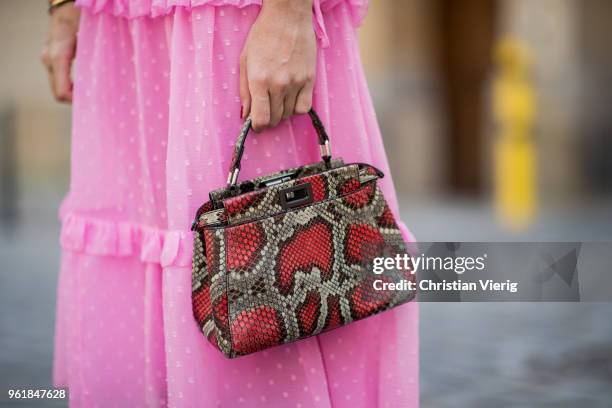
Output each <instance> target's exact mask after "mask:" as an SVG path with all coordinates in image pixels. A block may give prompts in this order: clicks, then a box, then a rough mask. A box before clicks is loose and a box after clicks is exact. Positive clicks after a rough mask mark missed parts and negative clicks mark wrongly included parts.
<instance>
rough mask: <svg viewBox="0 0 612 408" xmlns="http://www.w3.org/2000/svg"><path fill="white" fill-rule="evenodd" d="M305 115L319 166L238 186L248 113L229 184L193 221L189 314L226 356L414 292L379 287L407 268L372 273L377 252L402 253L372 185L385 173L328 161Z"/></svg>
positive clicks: (404, 275)
mask: <svg viewBox="0 0 612 408" xmlns="http://www.w3.org/2000/svg"><path fill="white" fill-rule="evenodd" d="M309 115H310V118H311V119H312V122H313V125H314V127H315V130H316V131H317V135H318V139H319V145H320V148H321V158H322V160H321V162H320V163H315V164H311V165H306V166H303V167H299V168H294V169H289V170H284V171H281V172H278V173H275V174H272V175H268V176H265V177H259V178H256V179H253V180H248V181H243V182H241V183H237V178H238V173H239V171H240V161H241V158H242V154H243V151H244V143H245V140H246V137H247V135H248V132H249V130H250V128H251V121H250V119H247V120H246V122H245V124H244V126H243V128H242V131H241V133H240V136H239V137H238V140H237V142H236V147H235V152H234V156H233V158H232V163H231V168H230V173H229V177H228V185H227V186H226V187H225V188H222V189H219V190H215V191H212V192H211V193H210V200H209V201H208V202H206V203H205V204H203V205H202V206H201V207H200V209H199V210H198V211H197V214H196V217H195V220H194V223H193V226H192V229H193V230H194V231H195V244H194V255H193V282H192V303H193V312H194V316H195V319H196V321H197V323H198V325H199V327H200V328H201V330H202V332H203V334H204V335H205V336H206V337H207V338H208V340H209V341H210V342H211V343H212V344H213V345H214V346H215V347H216V348H218V349H219V350H220V351H221V352H222V353H223V354H224V355H225V356H227V357H229V358H234V357H237V356H242V355H246V354H250V353H253V352H256V351H260V350H263V349H266V348H269V347H272V346H276V345H280V344H285V343H289V342H292V341H295V340H299V339H304V338H307V337H310V336H313V335H316V334H319V333H322V332H325V331H328V330H331V329H335V328H337V327H340V326H343V325H346V324H348V323H350V322H353V321H356V320H360V319H364V318H366V317H369V316H372V315H375V314H377V313H380V312H383V311H385V310H388V309H390V308H393V307H395V306H398V305H400V304H402V303H405V302H407V301H409V300H411V299H412V298H413V297H414V292H411V291H408V290H389V286H392V285H386V284H389V283H392V284H393V283H394V284H397V283H401V282H403V281H407V280H412V281H414V276H413V275H412V274H411V271H410V270H409V269H400V268H391V269H385V270H384V271H383V272H382V273H381V272H380V271H377V273H374V269H373V266H374V264H375V263H376V264H377V265H379V264H380V262H377V259H378V260H380V258H387V257H392V258H395V259H397V256H398V255H399V256H400V257H403V256H404V255H405V254H407V252H406V245H405V244H404V242H403V240H402V236H401V234H400V230H399V228H398V226H397V224H396V222H395V218H394V216H393V214H392V213H391V211H390V209H389V206H388V205H387V202H386V200H385V197H384V196H383V194H382V191H381V190H380V188H379V187H378V185H377V181H378V179H380V178H382V177H383V174H382V173H381V172H380V171H379V170H377V169H376V168H374V167H373V166H371V165H368V164H362V163H357V164H344V163H343V161H342V159H333V160H332V157H331V150H330V144H329V138H328V135H327V133H326V131H325V129H324V127H323V124H322V123H321V121H320V119H319V118H318V116H317V115H316V113H315V112H314V111H311V112H310V113H309ZM379 266H380V265H379ZM378 269H380V268H378ZM396 286H400V285H396Z"/></svg>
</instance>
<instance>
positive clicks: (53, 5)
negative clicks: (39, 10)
mask: <svg viewBox="0 0 612 408" xmlns="http://www.w3.org/2000/svg"><path fill="white" fill-rule="evenodd" d="M73 5H74V0H49V7H48V10H49V13H53V11H55V10H56V9H58V8H64V7H68V6H73Z"/></svg>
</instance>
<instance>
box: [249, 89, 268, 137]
mask: <svg viewBox="0 0 612 408" xmlns="http://www.w3.org/2000/svg"><path fill="white" fill-rule="evenodd" d="M269 125H270V96H269V94H268V91H267V90H266V89H265V88H255V90H254V91H252V93H251V126H252V127H253V130H254V131H255V132H261V131H262V130H264V129H265V128H267V127H268V126H269Z"/></svg>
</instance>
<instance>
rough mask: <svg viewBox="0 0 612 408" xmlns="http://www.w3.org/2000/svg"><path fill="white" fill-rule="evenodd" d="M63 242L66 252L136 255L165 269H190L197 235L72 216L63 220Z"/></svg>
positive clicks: (61, 239) (67, 216)
mask: <svg viewBox="0 0 612 408" xmlns="http://www.w3.org/2000/svg"><path fill="white" fill-rule="evenodd" d="M60 243H61V245H62V248H63V249H66V250H70V251H73V252H81V253H86V254H89V255H107V256H130V255H136V256H138V257H139V258H140V260H141V261H142V262H150V263H158V264H160V265H161V266H162V267H167V266H190V265H191V254H192V248H193V234H192V233H191V232H190V231H184V230H176V231H173V230H160V229H157V228H152V227H149V226H145V225H142V224H134V223H129V222H114V221H106V220H101V219H95V218H89V217H83V216H80V215H76V214H68V215H66V216H65V217H64V218H63V220H62V231H61V235H60Z"/></svg>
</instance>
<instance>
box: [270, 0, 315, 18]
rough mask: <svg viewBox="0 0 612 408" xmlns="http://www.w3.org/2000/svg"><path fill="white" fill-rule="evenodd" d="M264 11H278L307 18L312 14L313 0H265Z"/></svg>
mask: <svg viewBox="0 0 612 408" xmlns="http://www.w3.org/2000/svg"><path fill="white" fill-rule="evenodd" d="M262 3H263V7H262V11H276V12H280V13H283V14H284V15H287V16H292V17H296V18H302V19H305V18H306V17H308V18H311V16H312V0H263V2H262Z"/></svg>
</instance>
